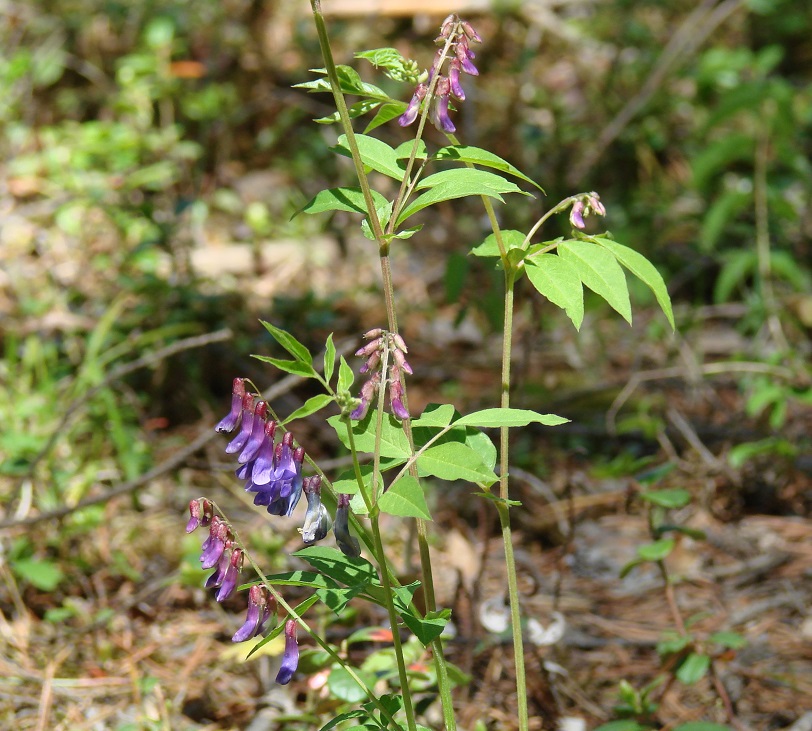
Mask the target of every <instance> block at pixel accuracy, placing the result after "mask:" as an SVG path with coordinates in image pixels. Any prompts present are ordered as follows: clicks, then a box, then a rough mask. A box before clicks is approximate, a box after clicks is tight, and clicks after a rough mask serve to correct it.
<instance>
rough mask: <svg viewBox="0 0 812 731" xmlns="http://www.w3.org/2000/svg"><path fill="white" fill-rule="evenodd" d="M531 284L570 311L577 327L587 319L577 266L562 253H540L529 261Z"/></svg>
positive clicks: (569, 314) (527, 262)
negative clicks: (561, 254) (558, 254)
mask: <svg viewBox="0 0 812 731" xmlns="http://www.w3.org/2000/svg"><path fill="white" fill-rule="evenodd" d="M524 261H525V265H526V271H527V278H528V279H529V280H530V283H531V284H532V285H533V286H534V287H535V288H536V290H538V292H540V293H541V294H543V295H544V296H545V297H546V298H547V299H548V300H550V302H552V303H553V304H554V305H558V306H559V307H560V308H561V309H562V310H564V311H565V312H566V313H567V317H569V318H570V320H572V324H573V325H575V329H576V330H580V329H581V323H582V322H583V320H584V288H583V286H582V285H581V278H580V277H579V276H578V272H577V270H576V269H575V267H574V266H573V265H572V264H571V263H570V262H569V261H567V260H566V259H565V258H564V257H562V256H556V255H554V254H536V255H535V256H529V257H527V258H526V259H525V260H524Z"/></svg>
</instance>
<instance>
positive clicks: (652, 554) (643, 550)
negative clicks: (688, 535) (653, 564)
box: [637, 538, 676, 561]
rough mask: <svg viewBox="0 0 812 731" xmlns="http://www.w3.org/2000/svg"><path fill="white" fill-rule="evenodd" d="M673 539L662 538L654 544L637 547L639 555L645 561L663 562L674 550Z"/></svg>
mask: <svg viewBox="0 0 812 731" xmlns="http://www.w3.org/2000/svg"><path fill="white" fill-rule="evenodd" d="M675 543H676V541H674V539H673V538H662V539H660V540H659V541H654V543H646V544H645V545H643V546H638V547H637V555H638V556H640V558H642V559H643V560H644V561H662V560H663V559H664V558H666V557H667V556H668V554H669V553H671V551H673V550H674V544H675Z"/></svg>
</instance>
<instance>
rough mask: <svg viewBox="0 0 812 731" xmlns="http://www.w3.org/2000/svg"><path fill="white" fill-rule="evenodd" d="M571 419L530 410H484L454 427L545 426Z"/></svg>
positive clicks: (456, 422)
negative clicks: (533, 424)
mask: <svg viewBox="0 0 812 731" xmlns="http://www.w3.org/2000/svg"><path fill="white" fill-rule="evenodd" d="M568 421H569V419H565V418H564V417H562V416H556V415H555V414H539V413H538V412H536V411H530V410H529V409H483V410H482V411H475V412H474V413H473V414H468V415H467V416H463V417H462V418H461V419H460V420H459V421H455V422H454V426H478V427H480V428H483V429H485V428H489V427H500V426H527V425H528V424H532V423H534V422H535V423H538V424H544V425H545V426H558V425H559V424H566V423H567V422H568Z"/></svg>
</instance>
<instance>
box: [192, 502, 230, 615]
mask: <svg viewBox="0 0 812 731" xmlns="http://www.w3.org/2000/svg"><path fill="white" fill-rule="evenodd" d="M189 514H190V516H191V517H190V518H189V522H188V523H187V524H186V532H187V533H191V532H192V531H194V530H196V529H197V528H198V527H199V526H208V528H209V535H208V537H207V538H206V539H205V540H204V541H203V545H202V546H201V553H200V565H201V567H202V568H204V569H214V573H213V574H212V575H211V576H209V578H208V579H207V580H206V588H207V589H217V595H216V597H215V598H216V599H217V601H218V602H222V601H225V600H226V599H228V597H230V596H231V595H232V594H233V593H234V589H236V588H237V580H238V578H239V575H240V571H241V570H242V564H243V552H242V549H241V548H239V547H237V546H235V545H234V536H233V535H232V533H231V528H230V527H229V525H228V523H226V521H225V520H223V519H222V518H221V517H220V516H219V515H215V514H214V510H213V508H212V504H211V502H209V501H208V500H206V498H199V499H198V500H192V502H190V503H189Z"/></svg>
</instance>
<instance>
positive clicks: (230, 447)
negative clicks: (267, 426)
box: [226, 393, 254, 454]
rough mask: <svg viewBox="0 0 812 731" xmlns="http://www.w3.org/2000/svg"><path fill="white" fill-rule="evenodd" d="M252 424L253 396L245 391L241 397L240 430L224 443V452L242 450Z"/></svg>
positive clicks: (232, 452)
mask: <svg viewBox="0 0 812 731" xmlns="http://www.w3.org/2000/svg"><path fill="white" fill-rule="evenodd" d="M253 426H254V396H253V395H252V394H250V393H246V394H245V395H244V396H243V397H242V423H241V424H240V431H239V432H238V433H237V436H236V437H234V439H232V440H231V441H230V442H229V443H228V444H227V445H226V454H235V453H236V452H239V451H241V450H242V448H243V447H244V446H245V444H246V442H247V441H248V438H249V437H250V436H251V431H252V429H253Z"/></svg>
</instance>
